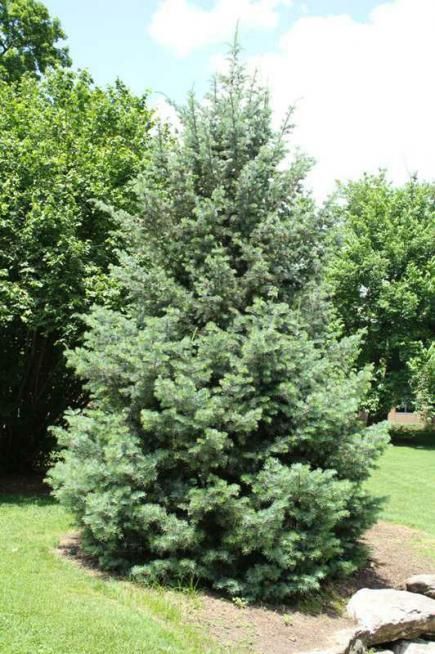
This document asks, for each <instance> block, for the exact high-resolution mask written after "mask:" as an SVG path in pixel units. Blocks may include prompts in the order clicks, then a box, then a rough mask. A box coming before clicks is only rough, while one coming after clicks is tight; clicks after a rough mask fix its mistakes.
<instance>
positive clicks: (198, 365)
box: [51, 46, 385, 602]
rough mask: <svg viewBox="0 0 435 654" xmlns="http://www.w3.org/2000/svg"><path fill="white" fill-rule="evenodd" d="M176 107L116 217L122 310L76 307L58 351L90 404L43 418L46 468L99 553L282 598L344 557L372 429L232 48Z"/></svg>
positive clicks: (279, 144) (306, 587)
mask: <svg viewBox="0 0 435 654" xmlns="http://www.w3.org/2000/svg"><path fill="white" fill-rule="evenodd" d="M180 120H181V123H182V130H181V131H180V134H179V136H178V137H177V138H176V139H175V143H172V144H171V143H170V142H168V139H165V140H162V142H161V143H160V145H159V146H158V147H157V148H156V153H155V158H154V159H155V160H154V165H153V166H151V167H150V169H149V170H148V171H147V173H146V175H145V176H144V177H143V178H142V180H141V182H140V189H139V201H138V204H139V207H140V210H138V212H137V215H135V216H132V217H130V218H128V217H127V216H125V215H123V216H122V224H123V225H127V224H128V234H127V235H126V243H127V245H126V249H125V251H124V252H123V253H122V254H121V256H120V261H121V263H120V265H119V266H118V267H117V268H116V269H115V270H114V271H113V274H114V276H115V277H116V280H117V283H119V284H121V287H122V289H123V293H124V302H123V309H122V311H119V310H116V311H115V310H110V309H108V308H101V307H96V308H95V309H94V310H93V312H92V313H91V315H90V316H88V317H87V325H88V331H87V335H86V340H85V344H84V346H83V347H81V348H80V349H77V350H75V351H74V352H72V353H71V354H70V363H71V365H73V367H74V368H75V370H76V372H77V374H78V375H79V376H80V377H82V378H83V379H85V380H87V385H88V389H89V391H90V393H91V396H92V403H91V405H90V406H89V407H88V408H87V409H86V410H85V411H83V412H80V413H77V412H75V413H73V412H71V413H69V414H68V415H67V423H68V424H67V427H66V428H65V429H58V430H57V435H58V439H59V442H60V444H61V445H62V446H64V448H65V451H64V454H63V456H62V459H61V460H60V461H59V462H58V463H57V464H56V466H55V467H54V469H53V470H52V472H51V483H52V485H53V487H54V489H55V494H56V496H57V497H58V498H59V499H60V501H61V502H62V503H63V504H65V505H66V506H67V507H69V508H70V509H71V510H72V511H73V512H74V513H75V515H76V517H77V521H78V524H79V525H80V526H81V527H82V529H83V541H84V546H85V548H86V550H87V551H88V552H89V553H90V554H92V555H95V556H97V557H98V559H99V561H100V564H101V565H102V566H103V567H106V568H109V569H117V570H121V571H123V572H127V573H129V574H131V575H132V576H133V577H134V578H136V579H138V580H143V581H145V582H147V583H180V582H186V580H191V579H194V580H196V581H197V582H198V581H199V582H200V583H201V584H204V585H206V586H208V587H211V588H213V589H215V590H218V591H221V592H223V593H225V594H227V595H230V596H239V597H244V598H246V599H248V600H250V601H255V600H267V601H274V602H276V601H284V600H287V599H289V598H290V597H292V596H294V595H295V594H300V593H305V592H308V591H312V590H315V589H317V588H319V585H320V584H321V582H322V581H323V580H324V579H326V578H329V577H331V576H333V575H336V574H339V573H349V572H351V571H353V570H354V569H355V566H356V564H357V561H358V560H359V555H360V549H359V547H358V544H357V540H358V537H359V536H360V534H361V533H362V532H363V530H364V529H365V528H366V527H368V526H369V525H370V524H371V523H372V521H373V518H374V515H375V509H376V501H374V500H373V499H371V498H370V497H369V496H368V495H367V494H366V492H365V490H363V487H362V485H363V482H364V480H365V479H366V478H367V477H368V475H369V471H370V469H371V467H372V466H373V464H374V462H375V460H376V458H377V456H378V455H379V453H380V452H381V451H382V449H383V447H384V444H385V436H384V435H383V433H382V430H380V431H378V432H375V431H374V430H373V429H370V430H366V429H365V428H364V426H363V425H362V424H361V423H360V422H359V421H358V419H357V417H356V416H357V411H358V407H359V405H360V402H361V397H362V395H363V394H364V393H365V392H366V390H367V387H368V383H369V371H368V370H362V371H357V370H356V369H355V365H354V361H355V358H356V356H357V353H358V340H357V339H356V338H344V339H343V340H337V338H336V337H335V336H334V333H333V329H332V328H331V324H332V314H331V311H330V309H329V307H328V304H327V302H326V301H325V299H324V293H323V291H322V284H321V271H322V262H323V259H324V256H325V252H326V250H327V233H328V230H327V225H325V224H324V221H323V219H322V217H321V216H319V213H318V212H317V211H316V209H315V205H314V202H313V200H312V199H311V197H310V196H309V195H307V194H306V192H305V191H304V188H303V181H304V176H305V174H306V172H307V169H308V167H309V165H310V162H309V161H307V160H306V159H304V158H302V157H300V156H296V157H295V158H294V160H293V162H292V163H289V164H287V163H286V162H287V159H286V142H287V135H288V133H289V131H290V129H291V128H290V126H289V120H287V121H286V122H285V124H284V126H283V128H282V129H281V130H278V131H275V130H274V129H273V128H272V124H271V109H270V103H269V95H268V92H267V90H265V89H264V88H263V87H262V86H261V85H260V84H259V83H258V82H257V80H256V79H255V78H254V79H252V78H250V77H249V76H248V75H247V74H246V72H245V69H244V67H243V66H242V65H241V64H240V58H239V52H238V47H237V46H235V48H234V51H233V52H232V54H231V57H230V61H229V68H228V72H227V73H226V74H223V75H220V76H219V77H218V78H217V79H216V80H215V81H214V82H213V84H212V87H211V91H210V92H209V94H208V95H207V96H206V98H205V100H204V101H203V102H198V101H197V100H196V98H195V97H194V96H193V95H191V96H190V98H189V101H188V103H187V105H186V107H185V108H183V109H181V110H180Z"/></svg>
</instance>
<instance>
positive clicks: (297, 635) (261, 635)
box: [195, 522, 435, 654]
mask: <svg viewBox="0 0 435 654" xmlns="http://www.w3.org/2000/svg"><path fill="white" fill-rule="evenodd" d="M365 541H366V543H367V545H368V546H369V548H370V552H371V555H370V560H369V562H368V565H367V567H366V568H364V569H363V570H362V571H361V572H359V573H358V574H357V575H356V576H355V577H354V578H352V579H350V580H349V581H348V582H346V584H343V585H341V586H339V587H338V588H337V587H336V588H334V591H333V593H332V594H331V598H330V601H328V600H327V598H326V597H325V598H324V602H323V606H318V607H316V605H312V606H310V605H308V606H306V607H299V609H296V608H295V609H292V608H290V607H283V608H281V609H275V610H272V609H270V608H267V607H259V606H256V607H250V606H248V607H246V608H238V607H237V606H235V604H234V603H232V602H229V601H226V600H222V599H220V598H217V597H212V596H209V595H206V596H203V597H202V602H201V608H200V609H199V611H198V614H197V615H196V616H195V621H196V622H198V623H199V624H201V625H204V626H205V627H206V628H207V631H208V632H209V633H211V634H212V635H213V636H214V637H215V638H216V640H217V641H218V642H220V643H222V644H223V645H224V646H225V645H226V646H228V648H229V650H230V651H235V652H236V653H237V654H242V653H243V654H244V653H245V652H246V654H248V653H249V654H296V653H297V652H306V651H310V650H317V649H327V648H328V647H332V646H333V645H334V644H335V642H336V635H337V632H339V631H341V630H345V629H348V628H351V627H352V622H351V621H350V620H349V619H348V618H346V617H345V615H344V609H345V606H346V602H347V599H348V598H349V597H350V596H351V595H352V594H353V593H354V592H356V591H357V590H358V589H359V588H392V587H396V588H397V587H400V586H401V584H402V583H403V581H404V580H405V579H406V578H407V577H409V576H411V575H413V574H418V573H422V572H428V571H435V560H434V559H432V558H429V557H428V556H426V555H425V554H424V553H422V552H421V551H419V544H421V542H422V536H421V533H420V532H418V531H416V530H413V529H409V528H408V527H403V526H400V525H394V524H390V523H386V522H379V523H378V524H377V525H376V526H375V527H373V528H372V529H371V530H370V531H368V532H367V534H366V538H365ZM423 541H424V538H423ZM316 609H317V610H316Z"/></svg>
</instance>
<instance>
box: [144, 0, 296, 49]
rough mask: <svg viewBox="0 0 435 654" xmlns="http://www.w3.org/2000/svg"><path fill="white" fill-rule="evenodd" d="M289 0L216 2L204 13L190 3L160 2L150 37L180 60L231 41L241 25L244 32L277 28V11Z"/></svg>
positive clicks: (171, 0) (228, 0) (153, 19)
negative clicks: (250, 29)
mask: <svg viewBox="0 0 435 654" xmlns="http://www.w3.org/2000/svg"><path fill="white" fill-rule="evenodd" d="M291 4H292V0H215V3H214V6H213V7H212V8H211V9H204V8H203V7H201V6H199V5H198V4H197V3H195V2H194V1H192V0H161V2H160V4H159V6H158V8H157V10H156V12H155V13H154V15H153V17H152V19H151V23H150V26H149V34H150V35H151V37H152V38H153V39H154V40H155V41H157V42H158V43H160V44H161V45H164V46H167V47H169V48H171V49H172V50H173V51H174V53H175V54H176V55H177V56H179V57H184V56H186V55H188V54H190V53H191V52H192V51H193V50H195V49H197V48H200V47H203V46H205V45H210V44H213V43H220V42H222V41H225V40H227V39H230V38H231V37H232V34H233V32H234V30H235V27H236V24H237V22H238V21H240V23H241V25H242V26H243V28H244V29H249V28H261V29H270V28H273V27H276V25H277V24H278V19H279V13H278V9H279V8H280V7H281V6H289V5H291Z"/></svg>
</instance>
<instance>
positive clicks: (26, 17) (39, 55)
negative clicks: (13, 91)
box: [0, 0, 71, 82]
mask: <svg viewBox="0 0 435 654" xmlns="http://www.w3.org/2000/svg"><path fill="white" fill-rule="evenodd" d="M64 39H65V34H64V32H63V30H62V27H61V25H60V23H59V20H58V19H57V18H51V17H50V15H49V13H48V10H47V8H46V7H45V5H43V4H42V2H37V0H0V79H1V80H5V81H7V82H13V81H16V80H19V79H20V78H21V77H22V76H23V75H24V74H25V73H27V74H32V75H34V76H36V77H40V75H41V74H42V73H44V72H45V71H46V70H47V69H49V68H51V67H53V66H57V65H59V66H68V65H70V63H71V60H70V58H69V55H68V50H67V48H66V47H65V46H62V45H59V44H58V42H59V41H63V40H64Z"/></svg>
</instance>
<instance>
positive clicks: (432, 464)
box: [368, 442, 435, 536]
mask: <svg viewBox="0 0 435 654" xmlns="http://www.w3.org/2000/svg"><path fill="white" fill-rule="evenodd" d="M368 485H369V488H370V490H371V491H372V492H373V493H375V494H376V495H382V496H386V497H387V501H386V504H385V506H384V509H383V513H382V516H381V518H382V519H383V520H389V521H390V522H398V523H400V524H403V525H407V526H408V527H415V528H417V529H421V530H422V531H424V532H426V533H427V534H429V535H430V536H435V444H430V443H428V442H426V443H418V442H416V443H415V444H414V445H394V446H390V447H389V448H388V450H387V452H386V453H385V454H384V455H383V457H382V460H381V463H380V467H379V469H378V470H376V472H375V473H374V474H373V477H372V478H371V480H370V481H369V484H368Z"/></svg>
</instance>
